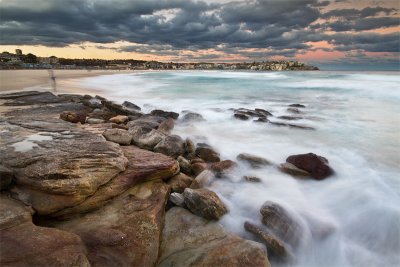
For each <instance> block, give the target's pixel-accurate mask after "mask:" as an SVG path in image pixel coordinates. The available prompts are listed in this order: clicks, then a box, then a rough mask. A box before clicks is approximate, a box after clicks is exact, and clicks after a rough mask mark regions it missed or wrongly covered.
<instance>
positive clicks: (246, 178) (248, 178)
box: [243, 175, 262, 183]
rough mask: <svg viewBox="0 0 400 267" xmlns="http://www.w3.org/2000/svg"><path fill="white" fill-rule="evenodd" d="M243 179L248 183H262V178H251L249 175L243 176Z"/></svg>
mask: <svg viewBox="0 0 400 267" xmlns="http://www.w3.org/2000/svg"><path fill="white" fill-rule="evenodd" d="M243 179H244V180H245V181H247V182H252V183H261V182H262V181H261V178H259V177H257V176H249V175H245V176H243Z"/></svg>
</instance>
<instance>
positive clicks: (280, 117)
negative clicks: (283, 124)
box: [278, 116, 303, 121]
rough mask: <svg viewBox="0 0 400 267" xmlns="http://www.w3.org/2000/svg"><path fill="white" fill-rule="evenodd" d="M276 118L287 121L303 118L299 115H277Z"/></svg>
mask: <svg viewBox="0 0 400 267" xmlns="http://www.w3.org/2000/svg"><path fill="white" fill-rule="evenodd" d="M278 119H281V120H288V121H296V120H301V119H303V117H299V116H279V117H278Z"/></svg>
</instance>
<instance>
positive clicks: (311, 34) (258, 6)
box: [0, 0, 400, 69]
mask: <svg viewBox="0 0 400 267" xmlns="http://www.w3.org/2000/svg"><path fill="white" fill-rule="evenodd" d="M399 5H400V4H399V1H397V0H394V1H391V0H388V1H372V0H366V1H363V0H361V1H350V0H332V1H324V0H322V1H321V0H232V1H230V0H220V1H211V0H209V1H196V0H0V9H1V11H0V12H1V13H0V34H1V35H0V46H1V48H2V51H10V52H11V51H13V50H14V49H15V48H17V47H20V48H22V49H23V50H24V52H25V53H28V52H32V53H34V54H37V55H40V56H50V55H56V56H59V57H70V58H137V59H145V60H160V61H197V62H198V61H212V62H239V61H261V60H271V59H295V60H300V61H305V62H308V63H312V64H316V65H323V66H329V67H331V68H339V69H340V68H346V67H347V68H350V67H351V66H354V67H357V66H358V67H361V66H363V67H368V66H370V67H371V68H376V69H379V68H383V69H385V68H389V69H390V68H392V69H399V55H400V53H399V50H400V10H399V9H400V7H399Z"/></svg>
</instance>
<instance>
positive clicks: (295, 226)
mask: <svg viewBox="0 0 400 267" xmlns="http://www.w3.org/2000/svg"><path fill="white" fill-rule="evenodd" d="M260 213H261V215H262V222H263V224H264V225H266V226H267V227H268V228H269V229H270V230H271V231H272V233H273V234H274V235H276V236H277V237H278V238H280V239H281V240H283V241H284V242H286V243H288V244H289V245H290V246H291V247H292V249H296V248H297V247H298V245H299V244H300V241H301V239H302V237H303V229H302V227H301V225H300V224H299V223H298V222H297V221H296V220H295V219H293V217H292V216H291V215H290V214H289V213H288V212H287V211H286V210H285V209H284V208H283V207H282V206H281V205H279V204H277V203H275V202H272V201H267V202H265V203H264V204H263V205H262V207H261V209H260Z"/></svg>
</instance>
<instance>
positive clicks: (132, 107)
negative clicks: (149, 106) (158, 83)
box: [122, 101, 142, 110]
mask: <svg viewBox="0 0 400 267" xmlns="http://www.w3.org/2000/svg"><path fill="white" fill-rule="evenodd" d="M122 105H123V106H124V107H126V108H129V109H136V110H142V109H141V108H140V107H139V106H138V105H135V104H133V103H132V102H129V101H124V103H122Z"/></svg>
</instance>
